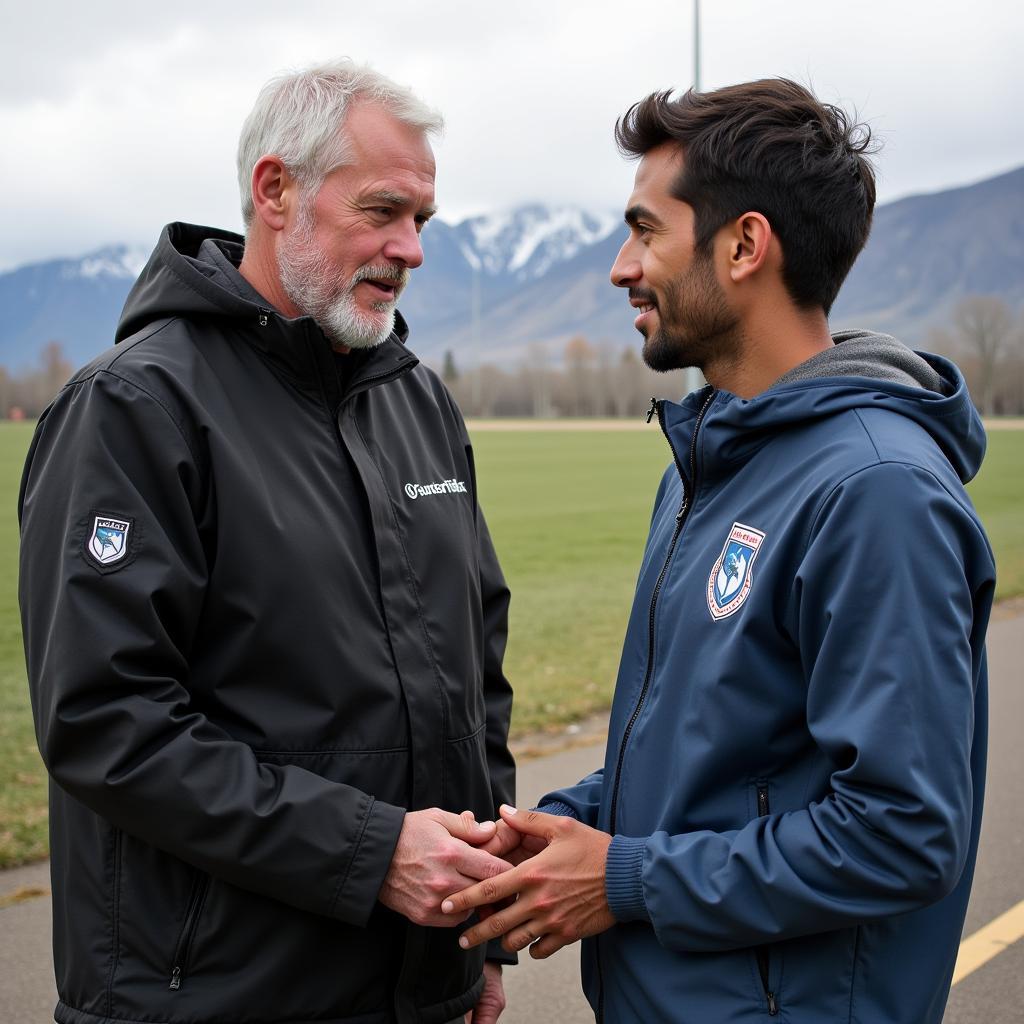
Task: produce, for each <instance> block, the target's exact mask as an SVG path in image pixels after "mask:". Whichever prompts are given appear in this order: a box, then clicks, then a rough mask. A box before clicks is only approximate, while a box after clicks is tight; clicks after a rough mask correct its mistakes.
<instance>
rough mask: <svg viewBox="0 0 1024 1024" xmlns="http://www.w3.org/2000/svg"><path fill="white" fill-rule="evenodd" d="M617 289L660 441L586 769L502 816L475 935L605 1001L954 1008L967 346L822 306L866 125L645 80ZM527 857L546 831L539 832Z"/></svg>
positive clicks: (968, 473)
mask: <svg viewBox="0 0 1024 1024" xmlns="http://www.w3.org/2000/svg"><path fill="white" fill-rule="evenodd" d="M617 138H618V141H619V144H620V146H621V148H622V149H623V150H624V151H625V152H626V153H628V154H630V155H631V156H636V157H640V164H639V168H638V170H637V174H636V183H635V188H634V191H633V195H632V196H631V198H630V200H629V204H628V206H627V209H626V222H627V224H628V225H629V237H628V239H627V241H626V242H625V244H624V245H623V247H622V249H621V251H620V253H619V256H618V258H617V260H616V262H615V265H614V267H613V268H612V281H613V282H614V283H615V284H616V285H618V286H620V287H622V288H628V289H629V298H630V302H631V303H632V305H633V306H634V307H636V308H637V310H638V315H637V318H636V327H637V329H638V330H639V331H640V332H641V334H643V336H644V357H645V359H646V360H647V362H648V363H649V364H650V365H651V366H652V367H654V368H656V369H662V370H668V369H672V368H675V367H684V366H697V367H699V368H700V369H701V370H702V371H703V373H704V375H705V377H706V379H707V381H708V387H706V388H704V389H703V390H702V391H700V392H698V393H695V394H692V395H690V396H688V397H687V398H686V399H685V400H684V401H683V402H681V403H679V404H676V403H672V402H658V403H655V404H654V406H653V407H652V410H651V415H652V416H653V415H655V414H656V415H657V417H658V421H659V423H660V425H661V429H662V431H663V432H664V434H665V438H666V440H667V442H668V445H669V447H670V449H671V452H672V464H671V466H670V467H669V469H668V471H667V472H666V474H665V476H664V478H663V480H662V483H661V487H660V489H659V491H658V494H657V498H656V502H655V509H654V516H653V520H652V524H651V532H650V536H649V538H648V541H647V548H646V551H645V554H644V560H643V564H642V566H641V569H640V576H639V581H638V584H637V592H636V598H635V603H634V607H633V612H632V616H631V619H630V622H629V627H628V632H627V634H626V639H625V645H624V649H623V655H622V662H621V665H620V669H619V676H618V682H617V688H616V693H615V700H614V706H613V710H612V717H611V725H610V730H609V740H608V750H607V756H606V760H605V765H604V768H603V770H599V771H597V772H595V773H594V774H593V775H591V776H589V777H588V778H586V779H584V780H583V781H582V782H580V783H579V784H578V785H576V786H571V787H569V788H567V789H564V790H561V791H559V792H556V793H553V794H551V795H549V796H548V797H546V798H545V799H544V800H543V801H542V802H541V807H540V810H541V811H545V812H547V813H543V814H542V813H536V812H532V813H524V812H514V811H512V810H503V819H504V824H503V825H502V826H501V828H500V831H499V834H498V835H497V836H496V837H495V839H494V840H493V841H492V845H491V847H490V848H491V849H492V851H493V852H495V853H504V854H505V855H506V856H508V857H510V858H513V859H516V860H518V861H520V862H521V863H520V864H519V866H518V867H517V868H516V869H515V870H513V871H511V872H509V873H507V874H504V875H501V876H500V877H496V878H494V879H492V880H490V881H486V882H482V883H480V884H478V885H476V886H474V887H471V888H470V889H469V890H467V891H466V892H463V893H461V894H459V895H456V896H454V897H453V898H452V899H451V900H449V901H446V902H445V904H444V906H445V907H446V908H448V909H451V910H452V912H454V913H456V914H462V913H464V912H465V910H466V909H468V908H469V907H471V906H474V905H476V904H479V903H485V902H486V903H492V902H495V901H497V900H500V899H503V898H505V897H508V896H509V895H511V894H513V893H518V896H519V899H518V901H517V902H516V903H515V904H514V905H512V906H511V907H507V908H505V909H501V910H499V911H498V912H496V913H494V914H492V915H491V916H490V917H489V918H487V919H486V920H485V921H484V922H482V923H481V924H479V925H477V926H475V927H473V928H472V929H470V930H469V932H468V933H467V934H466V935H465V936H464V940H465V942H466V945H467V946H472V945H474V944H475V943H477V942H480V941H483V940H484V939H487V938H490V937H492V936H494V935H498V934H504V935H505V942H506V945H507V947H508V948H509V949H522V948H524V947H525V946H527V945H528V944H530V943H535V945H533V946H532V947H531V953H532V954H533V955H534V956H539V957H544V956H548V955H550V954H551V953H552V952H554V951H555V950H556V949H558V948H559V947H560V946H561V945H563V944H565V943H566V942H569V941H573V940H574V939H576V938H580V937H586V936H592V938H589V939H588V941H587V942H586V943H585V944H584V953H583V960H584V983H585V987H586V990H587V995H588V998H589V999H590V1001H591V1004H592V1005H593V1007H594V1009H595V1011H596V1013H597V1016H598V1019H599V1020H607V1021H609V1022H611V1021H614V1022H616V1024H623V1022H630V1021H636V1022H640V1021H645V1022H649V1021H655V1020H656V1021H665V1022H678V1024H707V1022H710V1021H726V1020H728V1021H736V1022H740V1021H751V1022H753V1021H758V1020H765V1019H768V1018H772V1017H778V1018H779V1019H782V1020H786V1021H789V1022H791V1024H820V1022H822V1021H857V1022H863V1024H895V1022H905V1024H939V1021H940V1020H941V1018H942V1012H943V1007H944V1004H945V1001H946V996H947V993H948V990H949V984H950V977H951V974H952V970H953V965H954V962H955V959H956V954H957V947H958V943H959V939H960V933H961V928H962V925H963V920H964V914H965V910H966V906H967V899H968V894H969V891H970V885H971V877H972V872H973V867H974V859H975V852H976V849H977V842H978V831H979V825H980V818H981V805H982V791H983V785H984V763H985V747H986V675H985V653H984V646H983V643H984V634H985V628H986V624H987V621H988V614H989V608H990V604H991V600H992V592H993V584H994V566H993V562H992V555H991V551H990V549H989V546H988V543H987V541H986V538H985V535H984V532H983V530H982V528H981V525H980V523H979V522H978V519H977V516H976V515H975V513H974V510H973V508H972V507H971V503H970V501H969V500H968V498H967V496H966V494H965V493H964V490H963V482H965V481H967V480H969V479H970V478H971V477H972V476H973V475H974V473H975V472H976V471H977V469H978V467H979V465H980V462H981V458H982V454H983V450H984V434H983V431H982V428H981V424H980V422H979V420H978V417H977V414H976V413H975V411H974V409H973V407H972V405H971V402H970V399H969V397H968V395H967V392H966V389H965V387H964V382H963V379H962V377H961V376H960V374H959V372H958V371H957V369H956V368H955V367H954V366H953V365H952V364H950V363H948V362H946V361H945V360H943V359H939V358H937V357H934V356H921V355H917V354H914V353H913V352H911V351H910V350H908V349H906V348H904V347H903V346H902V345H900V344H899V343H897V342H896V341H894V340H893V339H891V338H888V337H885V336H882V335H870V334H864V333H858V332H850V333H846V334H842V335H837V336H835V337H832V336H830V334H829V329H828V323H827V319H826V318H827V315H828V312H829V309H830V307H831V305H832V302H833V300H834V299H835V296H836V293H837V292H838V290H839V286H840V284H841V283H842V281H843V279H844V277H845V276H846V274H847V272H848V271H849V269H850V267H851V266H852V264H853V261H854V259H855V258H856V256H857V254H858V252H859V251H860V250H861V248H862V247H863V245H864V243H865V241H866V239H867V236H868V230H869V227H870V223H871V216H872V209H873V206H874V199H875V190H874V178H873V174H872V170H871V167H870V164H869V163H868V161H867V159H866V157H865V153H866V150H867V146H868V136H867V134H866V133H863V132H861V131H860V130H859V129H858V128H857V127H856V126H851V125H850V124H849V123H848V122H847V121H846V119H845V117H844V116H843V115H842V113H841V112H840V111H838V110H836V109H835V108H834V107H830V106H828V105H824V104H821V103H819V102H818V101H817V100H816V99H815V98H814V97H813V96H812V95H811V94H810V93H809V92H808V91H807V90H806V89H804V88H802V87H800V86H799V85H796V84H794V83H792V82H788V81H782V80H772V81H760V82H752V83H748V84H745V85H739V86H734V87H730V88H727V89H721V90H718V91H716V92H711V93H706V94H699V93H694V92H688V93H687V94H686V95H684V96H683V97H681V98H680V99H672V98H671V97H670V95H669V94H668V93H662V94H656V95H652V96H649V97H648V98H647V99H645V100H643V101H642V102H640V103H638V104H636V105H635V106H634V107H633V108H631V109H630V111H629V112H628V113H627V114H626V115H625V117H624V118H623V119H622V120H621V121H620V123H619V125H618V127H617ZM538 851H539V852H538Z"/></svg>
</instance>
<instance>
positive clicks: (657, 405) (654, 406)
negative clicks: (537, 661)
mask: <svg viewBox="0 0 1024 1024" xmlns="http://www.w3.org/2000/svg"><path fill="white" fill-rule="evenodd" d="M714 397H715V391H714V389H713V388H712V389H710V390H709V392H708V396H707V398H706V399H705V400H704V405H703V406H702V407H701V410H700V412H699V413H698V414H697V421H696V423H695V424H694V426H693V437H692V438H691V440H690V493H687V490H686V476H685V475H684V473H683V466H682V463H681V462H680V461H679V453H678V452H677V451H676V449H675V445H673V444H672V438H670V437H669V436H668V431H667V430H666V429H665V404H664V402H659V401H657V400H656V399H654V398H652V399H651V408H650V410H649V411H648V414H647V417H648V422H650V420H651V418H652V417H653V416H654V413H655V412H657V414H658V423H659V424H660V425H661V431H662V433H663V434H664V435H665V440H666V441H668V446H669V448H670V449H671V451H672V458H673V460H674V461H675V464H676V469H677V470H678V472H679V479H680V481H681V482H682V485H683V499H682V501H681V502H680V504H679V511H678V512H677V513H676V525H675V529H674V530H673V531H672V540H671V541H670V542H669V546H668V553H667V554H666V555H665V561H664V562H663V563H662V566H661V572H660V573H659V574H658V581H657V582H656V583H655V584H654V591H653V592H652V594H651V607H650V612H649V614H648V620H647V671H646V672H645V673H644V682H643V686H641V688H640V696H639V697H638V698H637V702H636V706H635V707H634V708H633V714H632V715H630V718H629V721H628V722H627V723H626V728H625V730H624V731H623V733H622V742H621V743H620V744H619V758H618V761H617V763H616V765H615V777H614V781H613V783H612V803H611V815H610V822H609V827H608V831H609V832H610V833H611V835H613V836H614V835H615V823H616V820H617V812H618V806H619V780H620V777H621V775H622V762H623V761H624V760H625V757H626V744H627V743H628V742H629V736H630V733H632V731H633V726H634V725H636V721H637V719H638V718H639V717H640V712H641V711H642V710H643V706H644V701H645V700H646V699H647V691H648V689H649V688H650V685H651V674H652V672H653V671H654V616H655V612H656V610H657V606H658V595H659V594H660V592H661V587H662V584H663V583H664V582H665V576H666V575H667V574H668V567H669V565H670V563H671V562H672V555H673V554H674V553H675V549H676V544H677V543H678V542H679V535H680V534H681V533H682V532H683V526H684V525H685V524H686V518H687V515H688V513H689V510H690V509H691V508H692V506H693V502H692V500H691V499H692V497H693V495H694V494H695V493H696V489H697V434H698V432H699V431H700V425H701V423H702V422H703V421H704V415H705V413H706V412H707V411H708V406H709V405H711V403H712V401H713V400H714Z"/></svg>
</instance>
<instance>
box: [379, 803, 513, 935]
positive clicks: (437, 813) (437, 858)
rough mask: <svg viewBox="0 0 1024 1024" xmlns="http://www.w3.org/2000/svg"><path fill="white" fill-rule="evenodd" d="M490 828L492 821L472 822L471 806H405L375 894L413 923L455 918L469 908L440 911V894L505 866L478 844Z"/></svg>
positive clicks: (491, 833)
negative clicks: (388, 862) (445, 808)
mask: <svg viewBox="0 0 1024 1024" xmlns="http://www.w3.org/2000/svg"><path fill="white" fill-rule="evenodd" d="M495 833H496V826H495V823H494V822H493V821H481V822H478V821H476V819H475V818H474V816H473V812H472V811H463V812H462V814H452V813H451V812H450V811H442V810H440V809H439V808H437V807H432V808H430V809H428V810H425V811H410V812H408V813H407V814H406V816H405V820H404V821H403V823H402V831H401V832H400V833H399V836H398V843H397V845H396V846H395V852H394V855H393V856H392V858H391V867H390V868H389V869H388V873H387V874H386V875H385V876H384V882H383V884H382V885H381V888H380V893H379V894H378V899H379V900H380V902H381V903H383V904H384V905H385V906H386V907H390V908H391V909H392V910H395V911H397V912H398V913H399V914H402V915H404V916H405V917H407V918H408V919H409V920H410V921H412V922H413V923H414V924H420V925H430V926H433V927H442V928H450V927H452V926H453V925H457V924H461V923H462V922H463V921H465V920H466V918H468V917H469V915H470V911H468V910H467V911H466V912H465V913H463V914H446V913H443V912H442V911H441V900H442V899H444V897H445V896H447V895H448V894H449V893H452V892H455V891H456V890H458V889H464V888H465V887H466V886H469V885H472V884H473V883H474V882H477V881H479V880H480V879H485V878H493V877H494V876H495V875H497V874H500V873H501V872H502V871H508V870H510V868H511V865H510V864H509V863H508V862H507V861H505V860H501V859H499V858H498V857H496V856H494V854H493V853H489V852H487V851H486V850H484V849H482V848H481V847H482V846H483V844H485V843H487V842H488V841H489V840H492V839H494V837H495Z"/></svg>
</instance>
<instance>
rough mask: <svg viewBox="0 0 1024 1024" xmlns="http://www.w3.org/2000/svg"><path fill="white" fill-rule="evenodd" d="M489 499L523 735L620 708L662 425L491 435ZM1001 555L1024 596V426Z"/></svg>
mask: <svg viewBox="0 0 1024 1024" xmlns="http://www.w3.org/2000/svg"><path fill="white" fill-rule="evenodd" d="M31 433H32V428H31V426H30V425H28V424H16V423H0V509H3V510H4V511H3V512H2V513H0V867H6V866H11V865H14V864H19V863H24V862H26V861H30V860H34V859H37V858H39V857H42V856H45V854H46V849H47V838H46V827H47V818H46V775H45V772H44V770H43V767H42V764H41V762H40V760H39V755H38V753H37V751H36V747H35V738H34V734H33V731H32V720H31V714H30V711H29V702H28V691H27V687H26V684H25V666H24V658H23V655H22V650H21V628H20V622H19V618H18V606H17V521H16V516H15V505H16V501H17V492H18V482H19V478H20V473H21V466H22V462H23V461H24V457H25V451H26V450H27V448H28V443H29V440H30V438H31ZM474 445H475V448H476V456H477V467H478V471H479V476H480V494H481V502H482V504H483V506H484V510H485V512H486V514H487V518H488V522H489V524H490V527H491V532H492V534H493V535H494V540H495V545H496V546H497V548H498V553H499V555H500V556H501V560H502V565H503V567H504V569H505V573H506V576H507V577H508V580H509V583H510V585H511V587H512V592H513V598H512V622H511V638H510V641H509V650H508V658H507V663H506V664H507V669H508V674H509V678H510V679H511V680H512V681H513V684H514V685H515V688H516V705H515V712H514V715H513V729H514V731H515V732H516V733H519V734H521V733H523V732H528V731H532V730H534V729H539V728H544V727H546V726H549V725H555V724H559V723H566V722H569V721H572V720H573V719H575V718H579V717H581V716H582V715H585V714H587V713H588V712H591V711H596V710H599V709H602V708H605V707H607V706H608V702H609V700H610V697H611V691H612V686H613V684H614V680H615V669H616V665H617V662H618V656H619V649H620V645H621V642H622V634H623V630H624V628H625V624H626V616H627V614H628V612H629V605H630V600H631V597H632V591H633V584H634V581H635V578H636V572H637V568H638V566H639V561H640V555H641V551H642V549H643V543H644V539H645V537H646V534H647V523H648V518H649V516H650V509H651V502H652V500H653V497H654V490H655V487H656V486H657V482H658V479H659V477H660V474H661V472H662V470H663V469H664V467H665V465H666V464H667V462H668V457H669V456H668V450H667V448H666V446H665V443H664V441H663V440H662V439H661V436H660V434H659V432H658V431H657V430H655V429H653V428H652V429H651V430H650V431H639V432H616V431H580V432H562V431H536V432H515V433H513V432H482V431H481V432H479V433H477V434H476V435H475V436H474ZM970 491H971V496H972V498H973V500H974V502H975V504H976V505H977V507H978V509H979V511H980V513H981V516H982V519H983V520H984V522H985V525H986V528H987V529H988V531H989V536H990V538H991V540H992V545H993V547H994V549H995V551H996V560H997V564H998V566H999V588H998V591H997V595H998V597H1000V598H1006V597H1012V596H1017V595H1021V594H1024V536H1022V531H1021V530H1020V529H1019V523H1020V520H1021V510H1022V509H1024V432H1020V431H993V432H992V433H991V434H990V435H989V452H988V457H987V459H986V462H985V467H984V469H983V470H982V472H981V474H980V475H979V477H978V479H977V480H976V481H975V482H974V483H973V484H972V485H971V487H970Z"/></svg>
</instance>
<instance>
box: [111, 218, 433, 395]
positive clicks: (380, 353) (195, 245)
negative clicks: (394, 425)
mask: <svg viewBox="0 0 1024 1024" xmlns="http://www.w3.org/2000/svg"><path fill="white" fill-rule="evenodd" d="M206 242H213V243H215V245H216V248H217V250H219V253H220V256H221V257H223V258H210V254H209V251H208V250H209V247H206V249H204V243H206ZM244 249H245V239H244V238H243V237H242V236H241V235H238V234H235V233H234V232H232V231H223V230H220V229H218V228H211V227H204V226H202V225H198V224H184V223H180V222H179V223H173V224H168V225H167V226H166V227H164V229H163V230H162V231H161V233H160V238H159V240H158V241H157V244H156V248H155V249H154V250H153V254H152V255H151V256H150V258H149V260H148V262H147V263H146V265H145V267H143V269H142V273H141V274H140V275H139V277H138V280H137V281H136V282H135V284H134V285H133V286H132V289H131V291H130V292H129V293H128V298H127V299H126V300H125V304H124V309H123V311H122V313H121V319H120V321H119V323H118V326H117V332H116V335H115V342H118V343H119V342H122V341H124V340H126V339H127V338H130V337H132V336H134V335H136V334H138V333H139V332H140V331H143V330H145V329H147V328H148V327H150V326H151V325H152V324H154V323H156V322H158V321H160V320H164V319H172V318H177V317H181V318H184V319H186V320H192V321H206V322H209V321H211V320H215V321H220V326H221V327H222V328H224V327H227V326H237V327H239V328H242V329H244V332H245V334H246V336H247V337H249V338H250V339H251V340H252V341H253V342H254V343H255V344H256V345H257V347H258V348H260V349H262V350H263V351H264V352H265V353H266V354H267V355H268V356H269V357H270V358H272V359H273V360H274V361H275V362H279V363H280V364H282V366H283V368H284V369H285V370H286V372H288V373H289V374H290V375H291V376H293V377H296V378H298V379H300V380H314V379H315V380H319V381H320V382H323V381H324V380H325V379H326V378H330V377H333V376H334V375H335V366H334V363H335V359H334V352H333V349H332V348H331V343H330V342H329V341H328V339H327V337H326V335H325V334H324V333H323V331H321V330H320V327H319V326H318V325H317V323H316V321H315V320H314V319H313V318H312V317H310V316H299V317H288V316H285V315H284V314H283V313H280V312H279V311H278V310H276V309H274V308H273V307H272V306H271V305H270V303H269V302H266V301H265V300H264V301H263V302H262V303H260V302H259V301H257V299H258V298H259V295H258V293H257V292H256V291H255V290H254V289H253V288H252V287H251V286H250V285H249V284H248V283H247V282H246V281H245V280H244V278H242V277H241V276H240V275H237V274H236V275H234V279H232V277H231V272H230V270H228V269H227V264H228V263H230V264H232V265H233V266H234V267H236V268H237V267H238V265H239V264H240V263H241V261H242V253H243V251H244ZM408 334H409V329H408V327H407V325H406V323H405V320H404V319H403V318H402V315H401V313H398V312H396V313H395V327H394V330H393V331H392V332H391V335H390V336H389V337H388V339H387V340H386V341H385V342H384V343H383V344H381V345H378V346H376V348H373V349H359V350H355V355H356V356H357V357H358V358H357V362H358V363H359V365H360V368H361V372H362V371H365V369H366V367H367V365H368V364H371V363H372V366H373V372H374V373H375V374H380V373H387V372H389V370H391V369H396V368H398V367H400V366H402V365H403V364H405V363H408V362H410V361H415V356H414V355H413V354H412V353H411V352H409V351H407V350H406V349H405V340H406V338H407V337H408Z"/></svg>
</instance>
